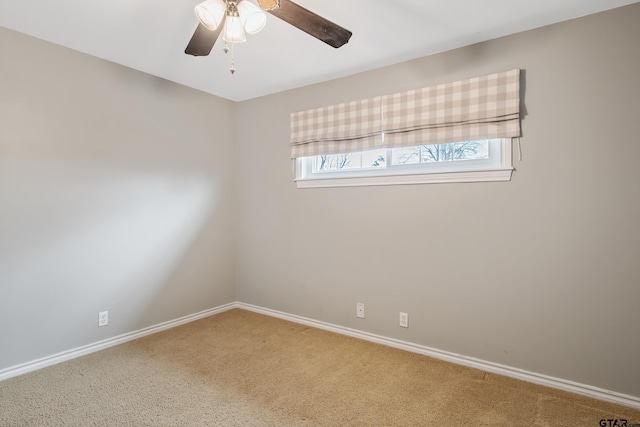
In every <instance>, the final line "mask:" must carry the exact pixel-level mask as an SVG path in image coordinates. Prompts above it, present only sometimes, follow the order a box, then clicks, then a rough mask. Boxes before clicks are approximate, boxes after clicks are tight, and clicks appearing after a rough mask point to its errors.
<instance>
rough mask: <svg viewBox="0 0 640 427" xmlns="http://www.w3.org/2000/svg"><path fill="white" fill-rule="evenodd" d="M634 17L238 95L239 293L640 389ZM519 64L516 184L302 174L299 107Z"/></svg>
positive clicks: (637, 9)
mask: <svg viewBox="0 0 640 427" xmlns="http://www.w3.org/2000/svg"><path fill="white" fill-rule="evenodd" d="M638 22H640V4H637V3H636V4H634V5H631V6H628V7H625V8H621V9H618V10H613V11H609V12H605V13H602V14H597V15H592V16H589V17H585V18H582V19H578V20H574V21H570V22H566V23H561V24H558V25H554V26H550V27H546V28H541V29H537V30H534V31H529V32H525V33H521V34H517V35H514V36H510V37H505V38H501V39H497V40H494V41H490V42H486V43H482V44H478V45H474V46H470V47H467V48H463V49H458V50H454V51H450V52H446V53H443V54H439V55H434V56H430V57H426V58H422V59H419V60H415V61H411V62H407V63H403V64H399V65H396V66H391V67H386V68H382V69H378V70H374V71H371V72H367V73H363V74H358V75H354V76H351V77H348V78H343V79H339V80H335V81H331V82H327V83H323V84H318V85H314V86H309V87H305V88H301V89H298V90H292V91H288V92H284V93H280V94H276V95H272V96H267V97H263V98H259V99H255V100H251V101H247V102H243V103H240V104H239V108H238V117H239V121H240V122H239V127H238V144H239V153H240V158H241V162H240V163H239V169H240V170H239V171H240V174H239V198H240V199H239V203H240V204H239V207H240V211H239V222H238V239H237V244H238V257H237V263H238V277H237V289H238V299H239V300H240V301H243V302H246V303H251V304H256V305H259V306H264V307H268V308H271V309H275V310H281V311H284V312H287V313H292V314H296V315H301V316H305V317H309V318H312V319H317V320H320V321H325V322H330V323H333V324H338V325H342V326H346V327H350V328H354V329H358V330H362V331H366V332H370V333H374V334H380V335H383V336H387V337H392V338H396V339H400V340H406V341H410V342H414V343H418V344H421V345H425V346H430V347H434V348H438V349H442V350H447V351H450V352H455V353H459V354H462V355H466V356H470V357H477V358H480V359H484V360H487V361H491V362H495V363H499V364H504V365H508V366H511V367H516V368H522V369H526V370H529V371H533V372H537V373H541V374H547V375H551V376H554V377H559V378H564V379H568V380H573V381H577V382H580V383H586V384H590V385H593V386H597V387H601V388H604V389H609V390H615V391H618V392H621V393H626V394H631V395H634V396H640V376H639V374H638V360H640V340H639V339H638V331H637V329H638V325H640V310H639V307H640V262H638V256H639V254H640V221H639V219H640V191H638V184H639V183H640V168H639V167H638V166H637V164H638V159H640V144H639V143H638V127H637V125H636V122H637V121H638V118H639V117H640V85H639V84H638V76H640V55H638V45H639V43H640V25H638ZM512 68H520V69H522V70H524V76H525V77H524V81H525V89H524V91H525V93H524V104H525V106H526V111H527V114H526V116H525V118H524V120H523V122H522V129H523V137H522V140H521V142H522V156H523V159H522V161H517V159H516V160H515V167H516V169H517V170H516V171H515V173H514V175H513V179H512V181H511V182H508V183H471V184H432V185H416V186H389V187H359V188H329V189H305V190H298V189H296V186H295V184H294V182H293V179H292V171H291V161H290V160H289V147H288V137H289V129H288V120H289V113H290V112H293V111H299V110H303V109H308V108H314V107H319V106H325V105H331V104H335V103H339V102H344V101H350V100H356V99H362V98H366V97H370V96H375V95H381V94H386V93H393V92H396V91H401V90H406V89H411V88H418V87H423V86H428V85H432V84H437V83H444V82H451V81H455V80H458V79H461V78H468V77H473V76H479V75H485V74H489V73H493V72H499V71H506V70H509V69H512ZM356 302H363V303H365V304H366V319H357V318H356V317H355V304H356ZM400 311H406V312H408V313H409V318H410V327H409V329H403V328H400V327H399V326H398V313H399V312H400Z"/></svg>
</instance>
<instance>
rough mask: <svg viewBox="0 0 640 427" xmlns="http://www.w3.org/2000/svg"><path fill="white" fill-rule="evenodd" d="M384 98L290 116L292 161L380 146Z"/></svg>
mask: <svg viewBox="0 0 640 427" xmlns="http://www.w3.org/2000/svg"><path fill="white" fill-rule="evenodd" d="M381 108H382V106H381V97H379V96H378V97H375V98H370V99H364V100H361V101H353V102H349V103H345V104H339V105H332V106H330V107H322V108H317V109H314V110H308V111H301V112H298V113H292V114H291V158H296V157H306V156H317V155H320V154H335V153H348V152H352V151H365V150H369V149H372V148H377V147H380V144H381V142H382V110H381Z"/></svg>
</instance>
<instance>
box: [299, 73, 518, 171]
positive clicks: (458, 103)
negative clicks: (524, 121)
mask: <svg viewBox="0 0 640 427" xmlns="http://www.w3.org/2000/svg"><path fill="white" fill-rule="evenodd" d="M518 136H520V70H511V71H507V72H504V73H498V74H492V75H489V76H485V77H476V78H473V79H469V80H463V81H458V82H455V83H448V84H441V85H438V86H433V87H428V88H424V89H418V90H411V91H408V92H401V93H396V94H393V95H385V96H379V97H375V98H370V99H365V100H362V101H354V102H350V103H345V104H339V105H334V106H330V107H323V108H318V109H314V110H308V111H301V112H298V113H292V114H291V157H292V158H297V157H306V156H315V155H320V154H335V153H348V152H352V151H364V150H369V149H375V148H383V147H392V148H393V147H406V146H412V145H421V144H438V143H445V142H456V141H470V140H476V139H491V138H514V137H518Z"/></svg>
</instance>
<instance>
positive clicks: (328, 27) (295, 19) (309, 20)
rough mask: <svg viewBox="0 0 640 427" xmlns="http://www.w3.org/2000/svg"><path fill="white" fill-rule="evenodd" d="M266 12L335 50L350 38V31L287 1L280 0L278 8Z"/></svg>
mask: <svg viewBox="0 0 640 427" xmlns="http://www.w3.org/2000/svg"><path fill="white" fill-rule="evenodd" d="M267 12H269V13H270V14H272V15H274V16H277V17H278V18H280V19H282V20H283V21H285V22H287V23H289V24H291V25H293V26H294V27H296V28H298V29H300V30H302V31H304V32H305V33H307V34H309V35H311V36H313V37H315V38H317V39H318V40H321V41H323V42H325V43H326V44H328V45H329V46H333V47H335V48H339V47H340V46H342V45H344V44H345V43H347V42H348V41H349V39H350V38H351V31H349V30H347V29H345V28H342V27H341V26H339V25H337V24H334V23H333V22H331V21H329V20H327V19H325V18H323V17H322V16H320V15H316V14H315V13H313V12H311V11H310V10H307V9H305V8H304V7H302V6H300V5H298V4H296V3H294V2H292V1H289V0H280V7H277V8H275V9H273V10H268V11H267Z"/></svg>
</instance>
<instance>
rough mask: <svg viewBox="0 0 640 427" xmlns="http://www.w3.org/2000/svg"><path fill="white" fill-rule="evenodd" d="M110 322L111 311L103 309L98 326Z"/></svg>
mask: <svg viewBox="0 0 640 427" xmlns="http://www.w3.org/2000/svg"><path fill="white" fill-rule="evenodd" d="M108 324H109V312H108V311H101V312H100V313H98V327H100V326H107V325H108Z"/></svg>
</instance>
